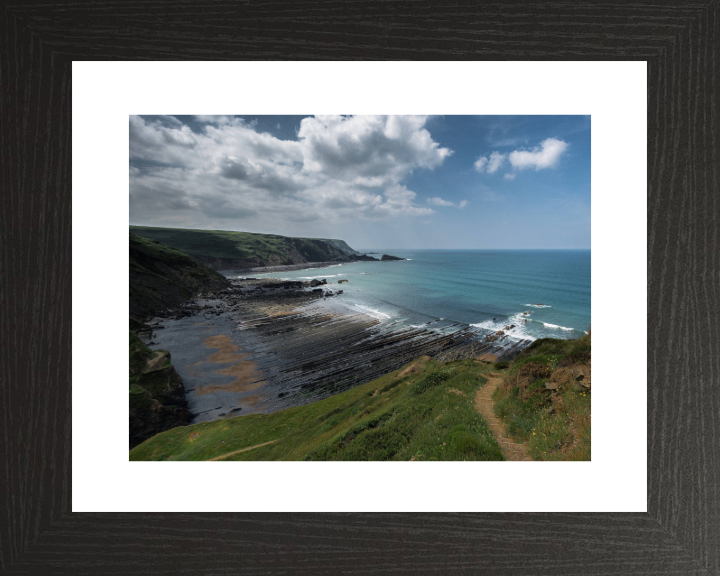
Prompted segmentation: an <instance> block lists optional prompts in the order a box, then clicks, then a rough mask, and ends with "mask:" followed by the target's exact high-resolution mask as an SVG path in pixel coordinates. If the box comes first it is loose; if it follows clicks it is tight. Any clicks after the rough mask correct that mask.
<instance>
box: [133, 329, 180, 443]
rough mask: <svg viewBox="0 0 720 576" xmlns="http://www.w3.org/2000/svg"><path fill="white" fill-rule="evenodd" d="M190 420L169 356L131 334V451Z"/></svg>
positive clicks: (167, 353) (177, 377)
mask: <svg viewBox="0 0 720 576" xmlns="http://www.w3.org/2000/svg"><path fill="white" fill-rule="evenodd" d="M191 419H192V414H190V412H189V411H188V409H187V400H186V399H185V387H184V386H183V383H182V380H181V379H180V376H179V375H178V373H177V372H176V371H175V368H174V367H173V365H172V364H171V363H170V353H169V352H167V351H165V350H155V351H153V350H150V349H149V348H148V347H147V346H145V345H144V344H143V343H142V342H141V341H140V340H139V339H138V338H137V336H136V335H135V334H134V333H133V332H130V449H132V448H134V447H135V446H137V445H138V444H140V443H141V442H144V441H145V440H147V439H148V438H150V437H152V436H154V435H155V434H158V433H159V432H164V431H165V430H170V429H171V428H175V427H177V426H185V425H187V424H188V423H189V422H190V420H191Z"/></svg>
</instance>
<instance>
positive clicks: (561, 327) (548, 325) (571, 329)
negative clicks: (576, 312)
mask: <svg viewBox="0 0 720 576" xmlns="http://www.w3.org/2000/svg"><path fill="white" fill-rule="evenodd" d="M543 324H544V325H545V326H547V327H548V328H559V329H560V330H570V331H571V332H572V331H573V330H574V328H565V326H558V325H557V324H548V323H547V322H543Z"/></svg>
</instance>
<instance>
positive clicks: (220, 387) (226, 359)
mask: <svg viewBox="0 0 720 576" xmlns="http://www.w3.org/2000/svg"><path fill="white" fill-rule="evenodd" d="M204 344H205V347H206V348H217V349H218V351H217V352H215V353H214V354H211V355H210V356H208V359H207V360H206V361H204V362H210V363H213V364H229V363H231V362H234V364H233V365H232V366H228V367H227V368H223V369H221V370H217V371H216V374H223V375H225V376H234V377H235V380H234V381H233V382H230V383H229V384H206V385H204V386H198V387H197V388H196V389H195V392H196V393H197V394H209V393H211V392H250V391H252V390H256V389H258V388H260V387H261V386H262V385H263V384H265V381H264V380H259V374H258V371H257V366H256V365H255V363H254V362H252V361H250V360H244V358H245V357H246V356H247V354H241V353H240V346H237V345H236V344H233V342H232V340H230V337H229V336H225V335H224V334H220V335H217V336H210V337H209V338H206V339H205V342H204ZM204 362H196V365H197V364H203V363H204Z"/></svg>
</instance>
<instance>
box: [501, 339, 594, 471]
mask: <svg viewBox="0 0 720 576" xmlns="http://www.w3.org/2000/svg"><path fill="white" fill-rule="evenodd" d="M590 368H591V336H590V334H587V335H586V336H583V337H582V338H579V339H577V340H555V339H551V338H545V339H541V340H536V341H535V342H533V343H532V344H531V345H530V346H529V347H528V348H526V349H525V350H523V351H522V352H521V353H520V354H519V355H518V356H517V357H516V358H515V359H514V360H513V361H512V362H511V363H510V364H509V366H508V370H507V374H506V376H505V385H504V386H500V387H498V389H497V390H496V391H495V393H494V395H493V400H494V401H495V413H496V414H497V416H498V417H499V418H501V419H503V421H504V422H505V424H506V426H507V433H508V434H509V435H510V436H511V437H512V438H514V439H515V440H517V441H520V442H524V443H527V446H528V453H529V454H530V456H532V457H533V458H535V460H590V404H591V389H590V378H591V371H590Z"/></svg>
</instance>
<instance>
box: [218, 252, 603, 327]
mask: <svg viewBox="0 0 720 576" xmlns="http://www.w3.org/2000/svg"><path fill="white" fill-rule="evenodd" d="M373 251H374V252H379V253H380V254H383V253H387V254H393V255H395V256H400V257H403V258H408V260H405V261H396V262H392V261H391V262H356V263H351V264H341V265H336V266H331V267H329V268H321V269H309V270H298V271H292V272H280V273H277V272H276V273H270V274H258V275H257V276H259V277H272V278H287V279H293V280H296V279H302V280H309V279H311V278H319V279H322V278H326V279H327V281H328V282H329V283H330V286H328V288H330V289H332V290H335V289H342V290H343V295H342V296H340V297H339V298H337V299H332V300H335V301H336V302H337V303H338V304H340V303H342V304H343V305H344V306H346V307H348V308H350V309H352V310H355V311H358V312H360V311H363V312H367V313H369V314H372V315H374V316H376V317H377V318H379V319H381V320H383V321H387V322H397V323H398V325H399V326H401V327H402V326H405V325H411V326H420V325H427V323H428V322H430V325H428V327H429V328H435V329H439V330H443V329H445V328H448V327H449V326H450V325H452V324H455V325H457V324H463V325H471V326H474V327H476V328H477V329H478V332H479V333H480V334H483V333H487V331H490V330H492V331H496V330H501V329H503V328H504V327H505V326H508V325H510V324H515V328H513V329H512V330H510V332H509V334H510V336H511V337H513V338H514V339H536V338H545V337H552V338H578V337H579V336H581V335H582V334H584V333H585V331H587V330H589V329H590V251H589V250H392V249H388V250H378V249H375V250H373ZM361 252H362V250H361ZM225 274H226V275H227V276H228V277H230V278H233V277H247V276H250V275H249V274H247V273H244V274H243V273H239V274H233V273H230V272H225ZM341 279H347V280H348V281H349V282H348V283H343V284H341V285H339V286H336V285H334V283H336V282H337V281H338V280H341ZM328 301H329V300H328ZM538 305H539V306H538ZM523 312H529V314H527V315H523ZM523 320H528V321H527V322H523Z"/></svg>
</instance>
